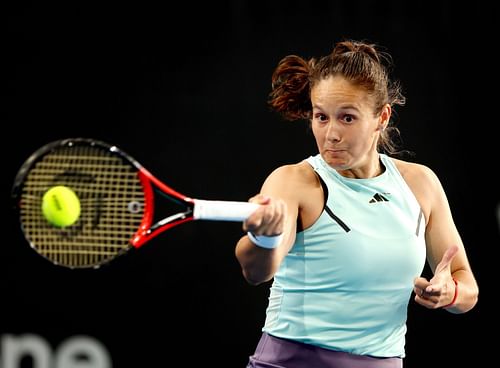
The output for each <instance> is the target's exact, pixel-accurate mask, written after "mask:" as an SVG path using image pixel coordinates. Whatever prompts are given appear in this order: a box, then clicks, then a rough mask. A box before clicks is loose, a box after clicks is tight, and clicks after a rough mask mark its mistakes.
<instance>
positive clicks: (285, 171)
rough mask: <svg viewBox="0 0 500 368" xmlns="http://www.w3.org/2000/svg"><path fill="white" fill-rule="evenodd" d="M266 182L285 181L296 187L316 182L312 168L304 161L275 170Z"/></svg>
mask: <svg viewBox="0 0 500 368" xmlns="http://www.w3.org/2000/svg"><path fill="white" fill-rule="evenodd" d="M268 180H278V181H281V180H285V181H287V182H289V183H291V182H294V183H296V184H298V185H300V184H307V183H312V182H316V181H317V177H316V175H315V173H314V170H313V168H312V167H311V165H309V164H308V163H307V162H306V161H305V160H304V161H301V162H299V163H296V164H288V165H283V166H280V167H278V168H277V169H275V170H274V171H273V172H272V173H271V174H270V175H269V177H268Z"/></svg>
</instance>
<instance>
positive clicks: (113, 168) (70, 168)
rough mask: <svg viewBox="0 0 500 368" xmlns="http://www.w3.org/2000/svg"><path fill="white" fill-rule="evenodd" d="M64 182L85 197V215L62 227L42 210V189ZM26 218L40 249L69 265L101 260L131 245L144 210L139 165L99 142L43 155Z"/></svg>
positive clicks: (26, 193)
mask: <svg viewBox="0 0 500 368" xmlns="http://www.w3.org/2000/svg"><path fill="white" fill-rule="evenodd" d="M55 185H65V186H68V187H70V188H71V189H73V190H74V191H75V193H76V194H77V195H78V197H79V199H80V204H81V215H80V218H79V219H78V221H77V222H76V223H75V224H73V225H72V226H69V227H66V228H58V227H55V226H53V225H51V224H50V223H49V222H48V221H47V220H46V219H45V218H44V216H43V214H42V210H41V206H42V197H43V194H44V193H45V192H46V191H47V190H48V189H49V188H51V187H53V186H55ZM20 209H21V224H22V226H23V229H24V231H25V233H26V234H27V237H28V238H29V239H30V243H31V244H32V246H33V247H34V248H35V250H36V251H37V252H39V253H40V254H42V255H43V256H45V257H47V258H49V259H50V260H51V261H52V262H54V263H58V264H62V265H65V266H69V267H77V268H78V267H88V266H90V265H95V264H102V263H105V262H107V261H108V260H111V259H112V258H114V257H115V256H116V255H117V254H119V253H121V252H124V251H125V250H127V249H128V248H129V247H130V239H131V238H132V237H133V235H134V233H135V231H136V230H137V228H138V227H139V225H140V224H141V221H142V218H143V216H144V194H143V189H142V185H141V182H140V180H139V179H138V176H137V168H136V167H135V166H134V165H132V164H131V163H130V162H128V161H126V160H124V159H123V158H122V157H121V156H120V155H117V154H116V153H114V152H111V151H109V150H107V149H104V148H101V147H94V146H84V145H75V146H62V147H59V148H57V149H54V150H53V151H51V152H50V153H48V154H46V155H45V156H43V157H42V158H41V159H40V160H39V161H38V162H37V163H36V164H35V166H34V167H33V168H32V170H31V171H30V172H29V174H28V175H27V178H26V181H25V184H24V187H23V192H22V197H21V207H20Z"/></svg>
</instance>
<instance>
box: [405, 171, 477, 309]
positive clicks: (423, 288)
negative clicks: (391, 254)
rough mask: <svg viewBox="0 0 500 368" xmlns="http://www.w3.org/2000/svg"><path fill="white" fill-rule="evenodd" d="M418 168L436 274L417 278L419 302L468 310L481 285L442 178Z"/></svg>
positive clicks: (429, 251)
mask: <svg viewBox="0 0 500 368" xmlns="http://www.w3.org/2000/svg"><path fill="white" fill-rule="evenodd" d="M418 170H419V171H420V170H422V172H420V173H419V176H420V178H421V179H423V180H422V181H421V183H420V185H419V187H420V189H422V188H423V187H425V192H426V196H425V198H426V199H425V205H426V212H427V216H428V222H427V226H426V231H425V240H426V247H427V261H428V262H429V266H430V267H431V269H432V272H433V274H434V276H433V277H432V278H431V279H430V280H429V281H428V280H426V279H425V278H423V277H418V278H417V279H416V280H415V285H414V291H415V294H416V295H415V301H416V302H417V303H419V304H421V305H423V306H425V307H427V308H430V309H436V308H442V307H445V309H446V310H448V311H449V312H451V313H465V312H467V311H469V310H471V309H472V308H473V307H474V306H475V305H476V303H477V300H478V294H479V289H478V285H477V282H476V279H475V277H474V274H473V273H472V270H471V267H470V264H469V261H468V259H467V255H466V252H465V248H464V245H463V243H462V239H461V237H460V234H459V232H458V230H457V228H456V226H455V223H454V221H453V217H452V213H451V210H450V206H449V203H448V199H447V197H446V193H445V191H444V189H443V187H442V185H441V183H440V181H439V179H438V177H437V176H436V175H435V174H434V173H433V172H432V171H431V170H430V169H428V168H426V167H424V166H420V167H419V169H418ZM420 194H422V193H420ZM452 302H453V303H452ZM450 303H452V304H451V305H449V304H450Z"/></svg>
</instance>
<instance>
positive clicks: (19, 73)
mask: <svg viewBox="0 0 500 368" xmlns="http://www.w3.org/2000/svg"><path fill="white" fill-rule="evenodd" d="M407 3H408V2H404V1H386V2H379V1H352V0H349V1H347V0H344V1H329V2H326V1H325V2H320V1H241V0H240V1H232V2H225V1H219V2H200V3H196V4H195V3H191V2H182V3H176V4H175V6H174V4H173V3H169V5H167V4H166V3H165V4H163V5H159V4H156V3H148V2H136V3H126V2H121V3H110V2H95V3H94V2H78V3H74V2H51V4H47V3H44V2H22V3H21V2H17V3H15V4H9V5H8V6H7V7H5V6H4V11H3V14H4V15H5V16H6V18H7V19H6V22H5V24H6V25H7V30H6V33H5V35H6V39H5V42H2V49H3V50H2V55H3V57H2V59H3V62H4V67H3V74H4V76H5V77H6V78H5V79H6V83H2V85H3V88H4V94H3V96H4V98H3V105H4V109H2V111H3V114H2V121H3V124H2V125H3V133H2V136H3V137H4V139H3V144H2V146H1V149H2V155H1V157H2V158H3V160H2V162H3V164H4V165H3V166H4V170H3V174H2V177H3V179H4V180H2V215H3V218H4V221H5V222H4V228H3V236H2V252H0V262H1V264H0V276H1V278H0V293H1V299H2V301H1V314H0V335H4V336H5V335H6V334H10V335H16V334H25V333H34V334H37V335H40V336H43V337H44V338H45V339H47V340H48V341H49V342H50V344H51V346H52V347H54V348H55V347H57V346H58V344H59V343H60V342H61V341H63V340H65V339H66V338H68V337H69V336H73V335H77V334H87V335H90V336H93V337H95V338H96V339H98V340H99V341H101V342H102V343H103V344H104V345H105V346H106V348H107V349H108V350H109V352H110V355H111V356H112V359H113V367H118V368H128V367H151V366H155V367H159V366H165V367H167V366H172V365H173V364H172V359H173V360H177V359H179V360H180V361H182V362H184V363H182V366H201V365H202V364H203V365H208V366H227V367H235V368H236V367H244V366H245V364H246V361H247V357H248V355H250V354H251V353H252V352H253V350H254V348H255V345H256V343H257V340H258V337H259V336H260V328H261V326H262V323H263V320H264V311H265V306H266V304H267V295H268V294H267V293H268V287H269V285H261V286H257V287H255V286H250V285H248V284H246V282H245V281H244V280H243V277H242V276H241V272H240V268H239V265H238V264H237V261H236V259H235V257H234V244H235V243H236V241H237V239H238V238H239V236H240V235H241V234H242V231H241V225H240V224H237V223H213V222H210V223H208V222H197V223H189V224H186V225H184V226H181V227H178V228H175V229H173V230H172V231H169V232H166V233H164V234H162V235H161V236H160V237H158V238H156V239H154V240H153V241H151V242H150V243H148V244H147V245H145V246H144V247H142V248H141V249H140V250H139V251H137V252H134V253H132V254H129V255H127V256H124V257H122V258H120V259H118V260H116V261H115V262H113V263H112V264H110V265H108V266H106V267H103V268H101V269H98V270H67V269H62V268H59V267H57V266H54V265H52V264H49V263H48V262H47V261H45V260H44V259H42V258H41V257H39V256H37V255H36V254H35V253H34V252H33V251H32V250H31V249H29V247H28V244H27V243H26V241H25V240H24V238H23V237H22V234H21V232H20V230H19V225H18V222H17V219H16V218H15V216H14V215H13V211H12V204H11V201H10V190H11V186H12V181H13V179H14V177H15V174H16V172H17V170H18V168H19V167H20V165H21V164H22V163H23V162H24V160H25V159H26V158H27V157H28V156H29V155H30V154H31V153H32V152H33V151H34V150H36V149H37V148H38V147H39V146H41V145H43V144H45V143H48V142H50V141H52V140H55V139H60V138H67V137H77V136H83V137H93V138H96V139H101V140H104V141H107V142H109V143H113V144H116V145H118V146H119V147H121V148H122V149H123V150H125V151H127V152H128V153H130V154H131V155H132V156H133V157H135V158H136V159H137V160H138V161H139V162H141V163H142V164H143V165H144V166H145V167H146V168H148V169H149V170H150V171H151V172H152V173H154V174H155V175H156V176H157V177H158V178H160V179H161V180H163V181H165V182H167V183H168V184H169V185H171V186H173V187H174V188H176V189H178V190H179V191H181V192H183V193H184V194H187V195H190V196H193V197H199V198H205V199H228V200H247V199H248V198H249V197H250V196H252V195H253V194H255V193H257V192H258V190H259V188H260V184H261V182H262V180H263V179H264V178H265V177H266V176H267V175H268V174H269V173H270V172H271V171H272V170H273V169H274V168H275V167H277V166H280V165H283V164H286V163H294V162H297V161H299V160H301V159H303V158H305V157H307V156H308V155H310V154H314V153H315V152H316V149H315V145H314V141H313V138H312V136H311V135H310V134H309V132H308V131H307V128H306V125H305V124H303V123H301V122H296V123H290V122H284V121H282V120H281V119H280V118H279V117H278V116H276V115H275V114H273V113H271V112H270V111H269V110H268V108H267V106H266V100H267V95H268V93H269V91H270V79H271V74H272V71H273V69H274V67H275V66H276V64H277V62H278V61H279V59H280V58H282V57H283V56H285V55H288V54H298V55H301V56H303V57H306V58H309V57H313V56H321V55H324V54H327V53H329V52H330V51H331V48H332V46H333V43H334V42H336V41H338V40H340V39H342V38H353V39H362V40H367V41H370V42H374V43H377V44H380V45H382V46H384V47H385V48H386V49H387V51H389V52H390V53H391V54H392V56H393V58H394V62H395V68H394V75H395V76H396V77H397V78H398V79H400V80H401V81H402V85H403V87H404V93H405V95H406V97H407V104H406V106H404V107H403V108H400V109H397V121H398V126H399V128H400V130H401V132H402V138H403V144H404V147H405V148H407V149H409V150H411V151H413V152H415V156H414V157H413V158H412V160H414V161H417V162H420V163H423V164H425V165H428V166H430V167H431V168H432V169H433V170H434V171H436V173H437V174H438V175H439V177H440V179H441V181H442V183H443V186H444V188H445V190H446V191H447V194H448V199H449V201H450V205H451V207H452V210H453V213H454V216H455V221H456V224H457V226H458V228H459V230H460V232H461V235H462V237H463V240H464V243H465V245H466V249H467V252H468V255H469V259H470V262H471V265H472V267H473V270H474V272H475V275H476V277H477V279H478V282H479V285H480V289H481V296H480V301H479V303H478V305H477V306H476V308H475V309H474V310H472V311H471V312H469V313H467V314H463V315H452V314H449V313H447V312H445V311H442V310H439V311H429V310H426V309H424V308H422V307H420V306H418V305H416V304H415V303H414V302H413V301H411V302H410V306H409V317H408V334H407V347H406V350H407V358H406V359H405V367H406V368H414V367H422V366H426V367H438V366H460V365H461V364H462V362H463V361H464V360H465V359H468V358H470V359H475V358H476V357H479V356H483V357H484V356H485V353H486V354H488V353H491V348H492V347H491V345H490V344H491V343H490V342H489V341H488V339H487V338H486V337H485V335H484V333H485V331H489V330H493V329H495V328H496V327H495V326H496V325H497V324H498V320H497V317H496V314H494V313H493V311H492V309H493V308H492V307H491V306H490V305H491V304H493V301H492V295H493V294H495V291H493V292H492V291H490V285H491V286H492V287H491V289H498V286H497V284H498V282H497V281H495V280H496V279H497V276H496V272H494V271H495V264H493V262H494V261H495V260H496V253H497V247H498V245H499V232H498V224H497V219H496V217H495V216H496V215H495V211H496V206H497V204H498V202H499V201H500V198H499V197H500V196H499V186H498V181H497V179H495V177H496V175H497V172H498V150H497V138H496V131H497V130H498V127H497V125H498V109H497V106H498V101H497V100H498V99H497V95H498V57H497V56H496V54H497V53H498V45H497V37H496V33H497V32H496V31H497V29H496V25H497V23H498V21H499V19H500V18H499V14H498V11H496V10H495V9H494V8H493V5H486V3H482V2H479V1H476V2H467V3H464V4H463V5H457V4H456V3H455V2H452V1H450V2H435V1H434V2H425V1H424V2H411V3H412V4H407ZM5 63H6V64H5ZM426 272H428V270H426ZM494 273H495V274H494ZM183 351H187V352H188V353H185V352H183ZM1 354H2V352H1V351H0V355H1ZM25 365H26V366H28V364H27V363H25ZM23 368H24V367H23Z"/></svg>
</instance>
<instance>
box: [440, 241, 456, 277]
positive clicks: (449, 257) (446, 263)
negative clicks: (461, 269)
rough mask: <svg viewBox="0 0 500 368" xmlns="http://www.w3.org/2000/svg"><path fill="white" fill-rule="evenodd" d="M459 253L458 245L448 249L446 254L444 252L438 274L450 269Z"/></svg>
mask: <svg viewBox="0 0 500 368" xmlns="http://www.w3.org/2000/svg"><path fill="white" fill-rule="evenodd" d="M457 252H458V246H457V245H452V246H451V247H449V248H448V249H446V252H444V254H443V258H442V259H441V262H439V263H438V265H437V266H436V273H437V272H440V271H442V270H444V269H447V268H449V267H450V266H451V261H453V258H454V257H455V256H456V254H457Z"/></svg>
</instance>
